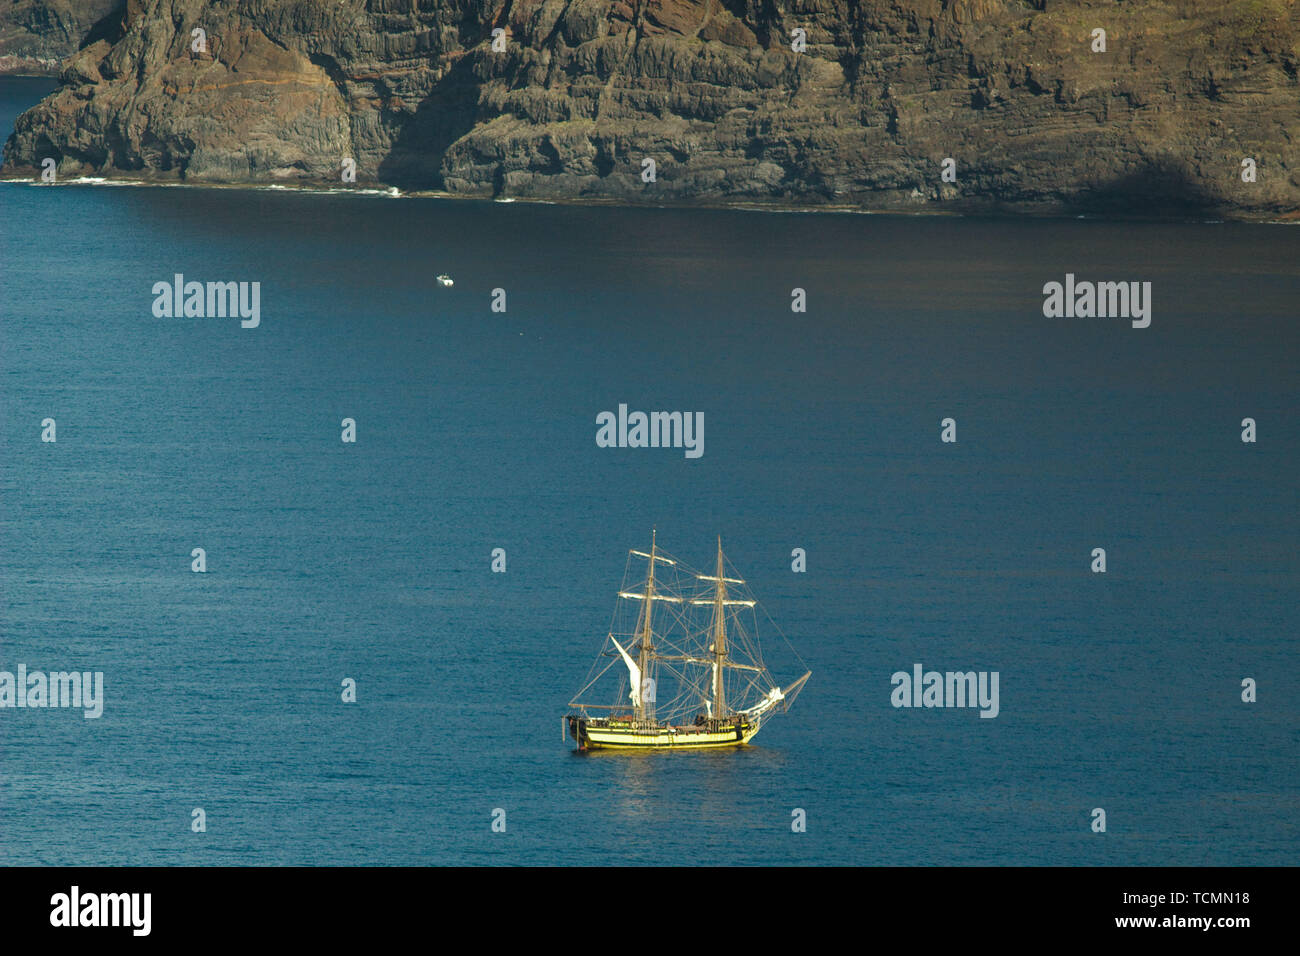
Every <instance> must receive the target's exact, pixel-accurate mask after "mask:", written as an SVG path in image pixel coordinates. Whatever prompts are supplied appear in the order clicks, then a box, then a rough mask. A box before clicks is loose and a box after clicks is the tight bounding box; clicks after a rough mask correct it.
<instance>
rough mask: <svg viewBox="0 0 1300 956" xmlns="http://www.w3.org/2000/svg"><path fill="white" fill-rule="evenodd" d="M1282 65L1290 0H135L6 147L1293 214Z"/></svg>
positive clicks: (1294, 24)
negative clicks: (649, 166) (949, 174)
mask: <svg viewBox="0 0 1300 956" xmlns="http://www.w3.org/2000/svg"><path fill="white" fill-rule="evenodd" d="M495 28H500V29H501V30H504V37H505V40H506V42H505V50H504V52H496V51H494V50H493V49H492V40H493V30H494V29H495ZM1096 28H1101V29H1104V30H1105V31H1106V39H1105V43H1106V51H1105V52H1094V51H1093V46H1094V44H1095V40H1094V39H1093V37H1092V32H1093V30H1094V29H1096ZM195 29H202V30H203V31H205V35H206V46H205V48H204V49H202V50H199V51H195V50H193V49H192V48H191V47H192V43H193V32H192V31H194V30H195ZM795 30H803V31H804V32H805V35H806V48H804V49H803V50H802V52H796V51H795V50H793V49H792V34H793V31H795ZM1298 68H1300V9H1298V8H1297V6H1296V5H1295V4H1292V3H1291V2H1289V0H1144V2H1141V3H1118V2H1101V0H1098V2H1092V3H1088V2H1081V3H1066V2H1063V0H1031V2H1022V0H287V2H286V0H228V2H203V0H128V2H127V3H126V9H125V11H124V15H123V17H122V21H121V26H120V28H119V29H117V30H115V31H112V32H109V33H107V34H106V35H103V36H100V37H98V38H95V39H93V42H90V43H88V45H86V46H85V48H84V49H82V50H81V51H80V52H78V53H77V54H76V55H75V56H73V57H72V58H71V59H70V60H69V61H68V62H67V64H66V68H65V70H64V72H63V74H62V85H61V87H60V89H59V90H57V91H56V92H55V93H54V94H53V95H52V96H50V97H49V98H48V99H46V100H45V101H44V102H43V103H41V104H40V105H38V106H37V107H35V108H34V109H32V110H30V111H29V112H27V113H25V114H24V115H23V116H22V117H21V118H20V119H19V121H18V124H17V130H16V132H15V134H14V136H13V137H12V138H11V139H10V141H9V142H8V144H7V145H6V147H5V161H6V166H7V169H6V173H7V174H14V173H15V172H20V171H21V172H24V173H25V172H26V171H27V170H29V169H31V168H33V167H36V166H39V164H40V162H41V160H42V159H43V158H45V157H48V156H52V157H54V158H55V159H56V160H57V161H58V163H59V170H60V175H69V174H75V173H90V172H94V173H98V174H104V173H108V174H112V173H117V172H121V173H129V174H131V175H133V176H146V177H148V176H157V177H169V178H182V179H185V180H188V181H212V182H230V181H276V180H282V181H283V180H304V181H333V182H338V181H339V177H340V169H341V164H342V162H343V160H344V159H346V158H350V159H352V160H354V161H355V163H356V170H357V179H358V181H359V182H363V183H364V182H383V183H392V184H397V185H399V186H402V187H405V188H430V189H443V190H447V191H449V192H452V193H463V194H474V195H510V196H521V197H544V198H569V199H578V198H584V197H586V198H596V197H600V198H610V199H619V200H625V201H626V200H631V201H646V202H675V201H727V200H733V201H772V202H781V203H837V204H845V205H858V206H862V207H865V208H925V207H926V206H929V207H935V208H967V209H969V208H981V207H983V206H986V205H997V206H1004V207H1011V208H1038V209H1074V208H1089V209H1102V210H1105V209H1114V210H1126V211H1131V210H1135V209H1141V208H1142V207H1143V205H1144V204H1147V205H1150V206H1151V207H1153V208H1156V207H1158V208H1161V209H1166V210H1168V209H1180V210H1185V211H1200V212H1206V213H1213V214H1217V215H1235V216H1242V217H1252V216H1276V215H1286V214H1290V213H1292V212H1293V211H1295V210H1297V209H1300V81H1298V79H1297V72H1298ZM948 157H951V158H952V159H953V160H955V170H954V171H955V179H956V181H955V182H946V181H944V178H943V176H942V171H943V170H942V167H941V164H942V163H943V161H944V160H945V158H948ZM1246 157H1250V158H1253V159H1254V160H1255V162H1256V164H1257V168H1258V172H1257V181H1256V182H1253V183H1247V182H1243V181H1242V160H1243V158H1246ZM645 159H653V160H654V163H655V170H654V171H655V181H654V182H645V181H644V177H643V171H644V170H645V166H644V164H643V161H644V160H645Z"/></svg>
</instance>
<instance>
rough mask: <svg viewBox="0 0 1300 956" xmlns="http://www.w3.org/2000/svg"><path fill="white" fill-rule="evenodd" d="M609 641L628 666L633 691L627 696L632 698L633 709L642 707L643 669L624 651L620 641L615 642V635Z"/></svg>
mask: <svg viewBox="0 0 1300 956" xmlns="http://www.w3.org/2000/svg"><path fill="white" fill-rule="evenodd" d="M609 639H610V640H611V641H613V642H614V646H615V647H617V648H618V652H619V654H620V655H622V657H623V663H624V664H626V665H627V673H628V678H629V679H630V680H631V683H632V690H631V692H630V693H628V695H627V696H629V697H631V698H632V706H633V707H640V706H641V668H639V667H637V666H636V661H634V660H632V658H631V657H629V656H628V653H627V651H625V650H623V645H622V644H620V643H619V642H618V641H615V640H614V635H613V634H611V635H610V636H609Z"/></svg>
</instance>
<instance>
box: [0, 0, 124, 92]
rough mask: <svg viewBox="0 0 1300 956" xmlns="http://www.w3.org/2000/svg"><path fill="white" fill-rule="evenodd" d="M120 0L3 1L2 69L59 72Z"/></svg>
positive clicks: (0, 22) (0, 13)
mask: <svg viewBox="0 0 1300 956" xmlns="http://www.w3.org/2000/svg"><path fill="white" fill-rule="evenodd" d="M118 6H120V4H119V3H118V2H117V0H75V2H74V0H9V2H4V3H0V73H24V74H28V75H45V74H48V75H54V74H57V72H58V68H59V63H60V61H62V60H63V59H64V58H66V57H68V56H71V55H72V54H73V53H74V52H76V50H77V49H78V48H79V47H80V46H81V43H82V41H84V40H85V39H86V37H87V36H88V35H89V34H90V32H91V31H92V30H93V29H95V27H96V24H98V23H99V22H100V21H101V20H102V19H103V18H104V17H106V16H108V15H109V14H110V13H111V12H113V10H114V9H115V8H117V7H118Z"/></svg>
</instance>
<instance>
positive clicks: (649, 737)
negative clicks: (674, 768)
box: [586, 728, 758, 750]
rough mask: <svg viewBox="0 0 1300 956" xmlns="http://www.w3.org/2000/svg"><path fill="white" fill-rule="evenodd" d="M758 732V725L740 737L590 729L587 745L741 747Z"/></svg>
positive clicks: (607, 746) (670, 747)
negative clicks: (630, 732)
mask: <svg viewBox="0 0 1300 956" xmlns="http://www.w3.org/2000/svg"><path fill="white" fill-rule="evenodd" d="M757 733H758V730H757V729H756V728H754V729H750V730H748V731H745V734H744V737H742V738H741V739H739V740H737V739H736V735H735V733H734V732H733V733H723V734H668V733H660V734H629V733H620V732H618V731H616V730H597V729H593V728H588V729H587V735H586V736H587V746H588V747H591V748H601V749H608V750H644V749H646V748H650V747H661V748H664V749H673V750H686V749H701V748H706V747H738V746H740V745H741V744H747V743H749V741H750V740H752V739H753V737H754V735H755V734H757Z"/></svg>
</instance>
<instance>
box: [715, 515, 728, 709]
mask: <svg viewBox="0 0 1300 956" xmlns="http://www.w3.org/2000/svg"><path fill="white" fill-rule="evenodd" d="M726 666H727V579H726V578H724V577H723V576H722V535H718V586H717V587H716V588H715V589H714V603H713V715H714V716H715V717H725V716H726V715H727V684H726V681H725V680H724V679H723V678H724V676H725V674H726V671H725V670H724V668H725V667H726Z"/></svg>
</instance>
